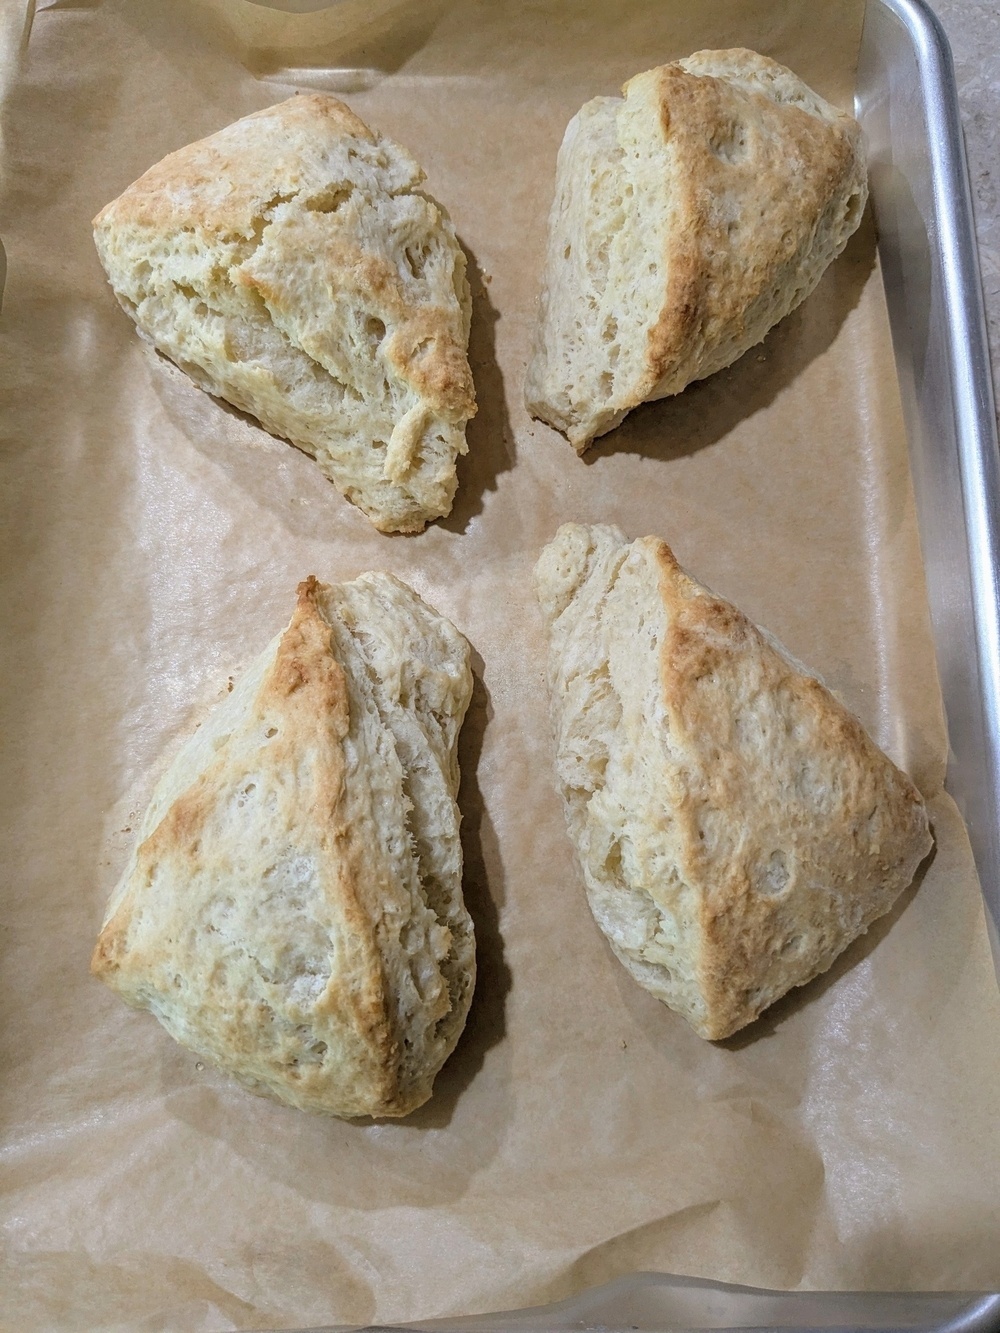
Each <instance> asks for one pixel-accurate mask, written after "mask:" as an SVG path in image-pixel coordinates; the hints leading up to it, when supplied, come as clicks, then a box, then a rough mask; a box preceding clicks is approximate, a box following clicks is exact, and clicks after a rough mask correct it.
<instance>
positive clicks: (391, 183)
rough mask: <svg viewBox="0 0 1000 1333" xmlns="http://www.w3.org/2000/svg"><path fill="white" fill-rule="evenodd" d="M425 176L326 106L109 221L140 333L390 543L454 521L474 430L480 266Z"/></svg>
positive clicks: (276, 121) (227, 153)
mask: <svg viewBox="0 0 1000 1333" xmlns="http://www.w3.org/2000/svg"><path fill="white" fill-rule="evenodd" d="M423 179H424V173H423V171H422V170H421V168H420V167H419V166H418V165H417V164H416V163H415V162H414V161H413V159H412V158H411V157H410V156H409V154H407V153H406V152H405V151H404V150H403V149H402V148H400V147H399V146H398V145H397V144H395V143H393V142H392V141H391V140H389V139H386V138H384V137H382V136H381V135H379V134H376V133H374V132H373V131H371V130H370V129H369V128H368V127H367V126H366V125H365V124H364V123H363V121H361V120H359V118H358V117H357V116H355V115H354V113H353V112H352V111H351V110H350V109H349V108H348V107H346V106H345V105H344V104H343V103H342V102H339V101H337V99H336V98H333V97H329V96H325V95H321V94H310V95H306V96H302V95H300V96H296V97H293V98H291V99H290V100H289V101H287V102H282V103H281V104H280V105H278V106H274V107H269V108H267V109H266V110H264V111H258V112H256V113H255V114H253V115H250V116H246V117H245V118H244V119H243V120H239V121H237V122H236V123H235V124H233V125H229V126H227V127H226V128H225V129H223V130H220V131H219V132H218V133H217V134H213V135H211V136H209V137H208V138H207V139H202V140H200V141H199V142H197V143H194V144H190V145H189V146H188V147H186V148H182V149H180V150H179V151H178V152H175V153H171V154H170V155H169V156H168V157H165V158H164V159H163V161H162V162H159V163H158V164H157V165H156V166H154V167H152V168H151V169H150V170H149V171H147V172H146V173H145V175H143V176H141V177H140V178H139V179H138V180H137V181H136V182H135V183H134V184H133V185H131V186H129V188H128V189H127V190H126V191H125V192H124V194H122V195H121V196H120V197H119V198H118V199H116V200H114V202H113V203H110V204H108V206H107V207H106V208H104V209H103V210H102V212H101V213H99V214H98V216H97V218H96V219H95V220H94V238H95V241H96V244H97V249H98V253H99V255H100V258H101V262H102V264H103V265H104V268H105V270H106V271H107V274H108V277H109V279H110V281H111V285H112V287H113V288H114V291H115V294H116V296H117V297H118V300H119V302H120V304H121V305H122V307H123V309H124V310H125V311H126V312H127V313H128V314H129V315H130V316H131V317H132V319H134V320H135V323H136V324H137V326H138V327H139V329H140V331H141V332H142V333H143V334H145V335H146V336H147V337H148V338H149V339H150V340H151V341H152V342H153V343H154V345H155V346H156V347H157V348H158V349H159V350H160V351H161V352H163V353H164V354H165V355H166V356H168V357H169V358H170V359H171V360H172V361H174V362H175V363H176V364H177V365H178V366H180V367H181V369H182V370H184V371H186V372H187V374H188V375H189V376H190V377H191V378H192V379H193V380H194V381H195V383H197V384H198V385H200V386H201V387H202V388H203V389H206V390H207V391H208V392H209V393H212V394H215V395H217V396H218V397H220V398H224V399H226V400H227V401H228V402H230V403H232V404H233V405H234V406H236V407H238V408H241V409H242V410H243V411H246V412H249V413H250V414H252V415H253V416H255V417H256V418H257V419H258V421H260V423H261V425H263V426H264V427H265V429H267V430H269V431H271V432H272V433H273V434H276V435H280V436H284V437H285V438H286V439H288V440H290V441H291V442H292V443H293V444H295V445H297V446H298V447H299V448H300V449H302V450H304V451H305V452H306V453H308V454H311V455H312V456H313V457H314V458H315V460H316V462H317V464H318V466H319V467H320V469H321V470H322V472H323V473H324V474H325V475H326V476H327V477H328V478H329V479H330V480H331V481H332V482H333V483H334V485H335V486H336V487H337V488H338V489H339V490H340V491H341V492H342V493H343V494H344V495H345V496H346V497H347V499H348V500H350V501H352V503H354V504H356V505H357V506H358V507H359V508H360V509H362V510H363V511H364V513H365V514H367V516H368V517H369V518H370V519H371V521H372V522H373V523H374V524H375V526H376V527H377V528H378V529H379V530H380V531H383V532H418V531H420V530H421V529H422V528H423V527H424V526H425V524H427V523H428V522H429V521H431V520H432V519H435V518H439V517H441V516H442V515H444V514H447V513H449V512H450V510H451V505H452V501H453V499H454V495H455V489H456V485H457V479H456V472H455V460H456V457H457V456H458V455H459V454H463V453H465V452H466V448H467V446H466V441H465V425H466V422H467V421H468V420H469V418H470V417H471V416H472V415H473V414H474V413H475V410H476V408H475V393H474V389H473V384H472V374H471V371H470V369H469V363H468V356H467V348H468V341H469V322H470V317H471V300H470V296H469V286H468V282H467V279H466V271H465V270H466V262H465V255H464V253H463V251H462V248H461V246H460V245H459V244H458V241H457V239H456V237H455V231H454V227H453V226H452V224H451V221H450V219H449V218H448V216H447V214H446V213H445V211H444V210H443V209H442V208H441V207H440V205H439V204H437V203H436V202H435V201H434V200H433V199H431V198H430V197H429V196H428V195H427V194H425V193H424V192H423V191H422V190H421V189H420V188H419V187H420V185H421V182H422V181H423Z"/></svg>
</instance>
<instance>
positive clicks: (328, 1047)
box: [92, 574, 475, 1116]
mask: <svg viewBox="0 0 1000 1333" xmlns="http://www.w3.org/2000/svg"><path fill="white" fill-rule="evenodd" d="M471 690H472V676H471V673H470V669H469V647H468V644H467V643H466V641H465V639H464V638H463V637H462V635H461V634H459V632H458V630H456V629H455V627H454V626H453V625H452V624H451V623H450V622H449V621H448V620H446V619H445V618H444V617H443V616H441V615H439V614H438V613H437V612H436V611H434V610H432V609H431V608H430V607H429V606H427V605H426V604H425V603H424V602H422V601H421V599H420V598H419V597H418V596H417V595H416V593H414V592H413V591H412V590H411V589H410V588H408V587H407V586H406V585H405V584H403V583H400V582H398V580H396V579H394V578H392V577H390V576H389V575H388V574H362V575H361V577H360V578H358V579H356V580H355V581H354V582H353V583H345V584H342V585H339V586H336V587H324V586H323V585H322V584H320V583H317V581H316V580H315V579H314V578H310V579H307V580H306V582H305V583H303V584H302V585H301V586H300V588H299V592H298V604H297V606H296V609H295V614H294V615H293V617H292V620H291V623H290V625H289V626H288V628H287V629H286V630H285V631H284V633H282V634H280V635H279V636H278V637H277V638H276V639H275V640H274V642H273V643H272V644H271V645H270V646H269V647H268V648H267V649H266V650H265V651H264V652H263V653H262V654H261V655H260V657H258V658H257V660H256V661H255V662H254V663H253V665H252V666H251V667H250V668H249V670H248V671H247V672H246V674H245V675H244V676H243V677H242V679H241V680H240V681H239V683H238V684H237V685H236V687H235V689H234V690H233V691H232V693H231V694H229V695H228V696H227V697H226V698H225V699H224V701H223V702H222V703H221V704H220V705H219V706H218V707H217V708H216V709H215V711H214V712H213V713H212V714H211V715H210V717H209V718H208V719H207V720H206V721H205V722H204V724H203V725H202V726H201V727H200V728H199V730H198V731H197V732H195V734H194V735H193V736H192V737H191V738H190V739H189V740H188V741H187V742H186V743H185V745H184V747H183V749H182V750H181V751H180V752H179V754H178V755H177V758H176V759H175V760H174V762H173V763H172V764H171V766H170V768H169V769H168V771H167V772H166V774H165V776H164V777H163V779H162V780H161V782H160V783H159V785H158V786H157V788H156V791H155V793H154V795H153V798H152V802H151V804H150V807H149V809H148V811H147V812H146V815H145V817H144V819H143V821H142V826H141V828H140V831H139V836H138V843H137V846H136V849H135V851H134V853H133V855H132V859H131V861H130V863H129V865H128V868H127V869H126V871H125V874H124V876H123V878H122V880H121V883H120V884H119V886H118V888H117V890H116V891H115V893H114V894H113V895H112V899H111V902H110V904H109V907H108V912H107V917H106V920H105V924H104V928H103V929H102V931H101V935H100V938H99V940H98V942H97V947H96V949H95V951H94V956H93V961H92V969H93V971H94V972H95V973H96V975H97V976H99V977H100V978H101V980H102V981H105V982H107V984H108V985H109V986H111V987H112V988H113V989H114V990H116V991H117V992H118V993H119V995H121V996H122V998H123V999H124V1000H126V1001H127V1002H128V1003H129V1004H131V1005H134V1006H135V1007H137V1008H140V1009H148V1010H149V1011H150V1012H151V1013H153V1014H155V1016H156V1017H157V1018H158V1019H159V1020H160V1022H161V1023H162V1024H163V1026H164V1027H165V1028H166V1029H167V1031H168V1032H169V1033H170V1035H171V1036H172V1037H175V1038H176V1039H177V1041H179V1042H181V1043H182V1044H183V1045H184V1046H187V1047H189V1048H190V1049H191V1050H192V1051H196V1052H197V1053H198V1055H200V1056H202V1057H204V1058H205V1059H207V1060H211V1061H213V1062H214V1063H215V1064H217V1065H218V1066H220V1067H221V1068H222V1069H224V1070H227V1071H228V1072H229V1073H230V1074H232V1075H234V1076H235V1077H236V1078H237V1079H238V1080H239V1081H240V1082H241V1083H242V1084H244V1085H245V1086H246V1087H247V1088H249V1089H251V1090H252V1091H254V1092H259V1093H263V1094H266V1095H269V1096H272V1097H276V1098H278V1099H280V1100H281V1101H284V1102H288V1103H289V1104H290V1105H292V1106H297V1107H301V1108H302V1109H303V1110H306V1111H319V1112H325V1113H327V1114H329V1115H338V1116H359V1115H370V1116H400V1115H406V1114H407V1112H409V1111H412V1110H413V1109H414V1108H415V1107H417V1106H419V1105H420V1104H421V1103H422V1102H424V1101H426V1100H427V1098H428V1097H429V1096H430V1094H431V1085H432V1083H433V1080H434V1076H435V1074H436V1073H437V1072H438V1070H439V1069H440V1067H441V1065H442V1064H443V1063H444V1061H445V1060H446V1059H447V1057H448V1056H449V1054H450V1053H451V1051H452V1050H453V1049H454V1047H455V1044H456V1042H457V1041H458V1038H459V1035H460V1033H461V1031H462V1028H463V1026H464V1024H465V1019H466V1015H467V1013H468V1010H469V1004H470V1001H471V998H472V989H473V984H474V980H475V940H474V937H473V930H472V922H471V921H470V919H469V915H468V912H467V911H466V909H465V905H464V903H463V901H462V848H461V843H460V841H459V812H458V807H457V805H456V803H455V796H456V793H457V791H458V781H459V773H458V761H457V753H456V747H457V741H458V733H459V729H460V727H461V725H462V719H463V717H464V716H465V710H466V708H467V707H468V703H469V698H470V695H471Z"/></svg>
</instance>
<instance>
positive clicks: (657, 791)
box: [535, 524, 931, 1040]
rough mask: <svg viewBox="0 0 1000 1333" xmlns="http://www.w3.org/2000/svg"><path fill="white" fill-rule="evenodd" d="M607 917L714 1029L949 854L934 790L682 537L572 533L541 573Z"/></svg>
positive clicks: (558, 686) (568, 764) (591, 867)
mask: <svg viewBox="0 0 1000 1333" xmlns="http://www.w3.org/2000/svg"><path fill="white" fill-rule="evenodd" d="M535 582H536V588H537V591H538V596H539V600H540V602H541V605H542V609H543V611H544V614H545V617H546V620H547V621H548V624H549V628H550V634H551V643H550V655H549V684H550V688H551V693H552V705H553V715H554V719H555V726H556V737H557V766H558V775H559V782H560V785H561V788H562V793H563V797H564V800H565V807H566V817H567V821H568V825H569V831H570V835H571V837H572V839H573V842H574V843H575V845H576V849H577V851H578V853H579V856H580V861H581V863H582V867H583V874H584V879H585V881H586V886H587V893H588V897H589V899H590V905H591V908H592V910H593V913H594V916H595V917H596V918H597V922H598V924H599V925H600V927H601V929H602V930H603V931H604V933H605V934H606V935H607V937H608V939H609V940H610V941H611V946H612V948H613V949H614V951H615V953H616V954H617V955H618V957H619V958H620V959H621V961H622V962H623V963H624V964H625V966H626V967H627V968H628V969H629V971H630V972H631V973H632V975H633V976H634V977H635V978H636V980H637V981H638V982H639V983H640V985H642V986H645V987H646V989H647V990H649V991H651V992H652V993H653V994H654V995H655V996H657V997H658V998H659V999H661V1000H663V1001H664V1003H665V1004H668V1005H669V1006H670V1008H671V1009H675V1010H676V1011H677V1012H678V1013H679V1014H682V1015H683V1016H684V1017H685V1018H686V1019H687V1020H688V1022H689V1023H690V1024H691V1026H692V1027H693V1028H694V1029H695V1031H696V1032H697V1033H698V1034H699V1035H700V1036H702V1037H707V1038H710V1039H712V1040H715V1039H718V1038H721V1037H727V1036H729V1035H730V1034H731V1033H733V1032H736V1031H737V1030H738V1029H739V1028H741V1027H743V1026H744V1025H745V1024H747V1023H749V1022H751V1021H752V1020H753V1019H754V1018H756V1017H757V1015H758V1014H760V1013H761V1012H762V1011H763V1010H764V1009H766V1008H767V1006H768V1005H770V1004H772V1003H773V1002H774V1001H775V1000H776V999H778V997H779V996H781V995H783V994H784V993H785V992H786V991H787V990H789V989H790V988H791V987H792V986H799V985H802V983H803V982H806V981H808V980H809V979H810V978H811V977H814V976H816V975H817V973H819V972H822V971H824V970H825V969H826V968H828V967H829V966H830V964H831V963H832V962H833V960H834V959H835V958H836V957H837V955H838V954H839V953H840V952H841V950H842V949H844V948H845V947H846V946H847V945H848V944H849V943H850V942H851V940H853V939H854V938H855V936H857V935H860V934H861V933H862V932H863V931H865V930H866V929H867V928H868V926H869V925H870V924H871V922H872V921H874V920H875V918H876V917H879V916H881V915H882V914H883V913H884V912H887V911H888V910H889V909H890V907H891V906H892V904H893V902H894V901H895V899H896V897H897V896H898V895H899V893H900V892H901V891H902V890H903V889H904V888H906V886H907V885H908V884H909V883H910V881H911V880H912V878H913V875H914V872H915V871H916V868H917V866H918V865H919V863H920V861H921V860H922V859H923V858H924V856H926V855H927V853H928V851H929V850H930V847H931V838H930V835H929V833H928V827H927V814H926V810H925V808H924V803H923V801H922V799H921V797H920V794H919V792H918V791H917V790H916V788H915V787H914V786H913V783H912V782H910V780H909V779H908V778H907V777H906V775H905V774H904V773H902V772H900V770H899V769H898V768H896V766H895V765H894V764H893V763H892V762H891V760H889V759H888V758H886V756H885V755H884V754H883V753H882V752H881V750H879V749H878V747H877V746H876V745H875V743H874V742H873V741H872V740H871V739H870V737H869V736H868V735H867V733H866V732H865V731H864V729H863V727H862V726H861V724H860V722H858V720H857V719H856V718H855V717H853V716H852V715H851V714H850V713H849V712H848V711H847V710H846V709H845V708H844V707H843V706H842V705H841V704H839V703H838V702H837V700H836V699H835V698H834V697H833V695H832V694H831V693H830V692H829V690H827V689H826V687H825V686H824V685H822V684H821V683H820V682H819V681H818V680H817V679H816V678H815V677H814V676H811V675H810V674H809V673H808V671H807V670H806V669H805V668H804V667H802V666H801V665H800V664H799V663H797V662H795V661H794V660H793V659H792V658H791V657H790V656H789V655H788V654H787V653H786V652H785V650H784V649H783V648H782V647H781V646H780V645H779V644H778V643H777V642H776V641H775V640H774V639H773V638H772V637H771V636H770V635H769V634H767V633H766V631H764V630H761V629H759V628H758V627H757V626H756V625H754V624H752V623H751V622H750V621H749V620H748V619H747V618H746V616H744V615H743V614H742V613H741V612H740V611H738V610H737V609H736V607H734V606H732V605H730V603H728V602H726V601H723V599H722V598H721V597H717V596H715V594H713V593H711V592H709V590H708V589H707V588H703V587H702V586H701V585H700V584H698V583H696V582H695V580H694V579H692V578H691V577H690V576H689V575H687V574H686V573H685V572H684V571H683V570H682V569H681V567H680V566H679V565H678V564H677V561H676V560H675V559H674V557H673V555H672V553H671V551H670V549H669V547H668V546H667V545H666V543H664V542H662V541H659V540H657V539H656V538H655V537H644V538H642V539H640V540H639V541H636V542H632V543H631V544H630V543H629V542H628V541H627V539H626V538H625V537H624V536H623V534H622V533H621V532H620V531H618V529H617V528H610V527H591V528H588V527H580V526H577V525H575V524H567V525H566V526H564V527H562V528H560V529H559V532H558V533H557V534H556V537H555V539H554V541H553V542H552V543H551V544H550V545H549V546H547V547H546V548H545V550H544V551H543V552H542V555H541V558H540V559H539V561H538V565H537V567H536V570H535Z"/></svg>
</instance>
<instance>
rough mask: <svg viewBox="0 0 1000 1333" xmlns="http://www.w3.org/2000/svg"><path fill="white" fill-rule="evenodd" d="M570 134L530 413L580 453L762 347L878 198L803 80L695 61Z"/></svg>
mask: <svg viewBox="0 0 1000 1333" xmlns="http://www.w3.org/2000/svg"><path fill="white" fill-rule="evenodd" d="M623 92H624V99H622V98H617V97H597V98H595V99H594V100H593V101H592V102H588V103H587V104H586V105H585V106H584V107H583V108H582V109H581V110H580V111H579V112H578V113H577V115H576V116H574V118H573V119H572V120H571V121H570V123H569V126H568V128H567V130H566V136H565V138H564V140H563V144H562V148H561V149H560V151H559V160H558V165H557V167H556V195H555V202H554V203H553V205H552V213H551V216H550V218H549V241H548V254H547V258H546V265H545V274H544V279H543V284H542V294H541V303H540V312H539V319H538V324H537V327H536V332H535V343H534V352H533V355H532V358H531V364H530V366H529V368H528V377H527V384H526V388H525V399H526V402H527V405H528V410H529V411H530V412H531V414H532V415H533V416H536V417H540V418H541V419H542V420H543V421H547V422H549V423H550V425H552V426H555V427H556V429H557V430H561V431H562V432H563V434H565V435H566V436H568V437H569V439H570V441H571V442H572V443H573V444H574V445H575V446H576V448H577V449H578V450H580V451H581V452H582V451H583V450H584V449H586V448H587V446H588V445H589V444H590V443H591V441H592V440H593V439H595V437H596V436H598V435H603V434H605V433H606V432H607V431H609V430H612V429H613V428H614V427H615V426H617V425H618V423H619V422H620V421H621V420H622V418H623V417H624V416H625V414H626V413H627V412H629V411H631V409H632V408H633V407H636V406H637V405H638V404H639V403H642V402H645V401H647V400H648V399H651V398H666V397H667V396H668V395H670V394H675V393H679V392H680V391H681V389H683V388H684V386H685V385H687V384H690V383H691V381H692V380H697V379H702V378H704V376H706V375H711V374H714V372H715V371H717V370H721V369H722V368H723V366H728V365H729V364H730V363H731V362H733V361H735V360H736V359H737V357H739V356H742V355H743V353H744V352H745V351H746V350H747V348H749V347H753V346H754V344H755V343H759V342H760V341H761V339H762V338H763V337H764V336H765V334H766V333H767V331H768V330H769V329H770V328H771V327H772V326H773V325H775V324H776V323H777V322H778V320H779V319H783V318H784V316H785V315H787V314H788V313H789V311H791V310H794V309H795V307H796V306H797V305H798V304H799V303H800V302H801V301H802V300H804V299H805V297H807V296H808V295H809V293H810V292H811V291H812V290H813V288H814V287H815V286H816V284H817V283H818V282H819V280H820V277H821V276H822V274H823V271H824V270H825V269H826V267H827V265H828V264H829V263H830V262H831V260H833V259H834V258H836V256H837V255H838V254H840V252H841V250H842V249H843V248H844V246H845V245H846V243H847V239H848V237H849V236H850V235H851V233H852V232H853V231H854V229H855V228H856V227H857V225H858V223H859V221H860V219H861V214H862V212H863V210H864V206H865V201H866V199H867V196H868V187H867V176H866V169H865V159H864V152H863V147H862V142H861V132H860V129H859V127H858V125H857V122H856V121H854V120H853V119H852V118H851V117H850V116H848V115H846V114H845V113H844V112H841V111H838V110H837V109H836V108H835V107H832V106H830V105H829V103H827V102H824V101H823V99H822V98H821V97H818V96H817V95H816V94H815V93H814V92H812V91H811V89H809V88H808V87H806V85H805V84H804V83H803V82H802V81H801V79H798V78H796V76H795V75H794V74H793V73H792V72H791V70H788V69H785V67H784V66H783V65H778V64H776V63H775V62H774V61H773V60H768V59H767V58H766V57H765V56H759V55H757V54H755V53H754V52H753V51H743V50H735V51H700V52H698V53H697V54H696V55H693V56H690V57H689V58H688V59H687V60H681V61H678V62H677V63H676V64H673V65H664V66H662V67H661V68H659V69H653V70H649V71H648V72H647V73H645V74H639V75H637V76H636V77H635V78H634V79H631V80H630V81H629V82H628V83H627V84H626V85H625V87H624V89H623Z"/></svg>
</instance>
